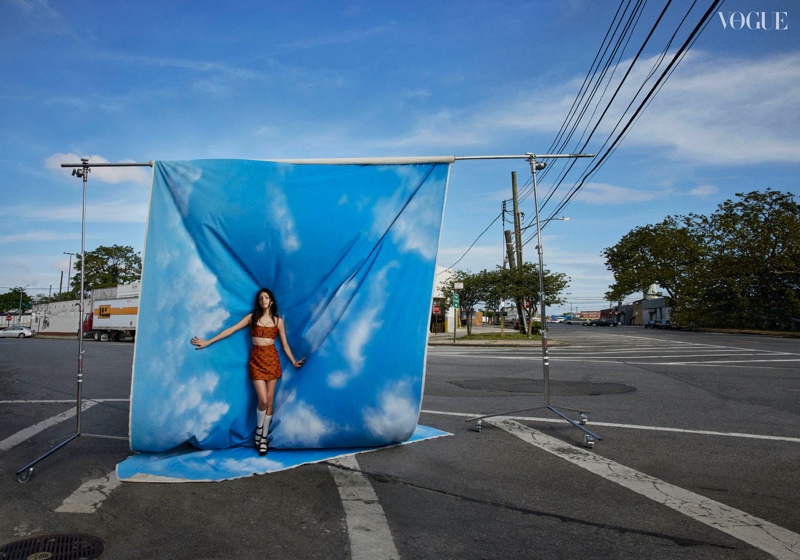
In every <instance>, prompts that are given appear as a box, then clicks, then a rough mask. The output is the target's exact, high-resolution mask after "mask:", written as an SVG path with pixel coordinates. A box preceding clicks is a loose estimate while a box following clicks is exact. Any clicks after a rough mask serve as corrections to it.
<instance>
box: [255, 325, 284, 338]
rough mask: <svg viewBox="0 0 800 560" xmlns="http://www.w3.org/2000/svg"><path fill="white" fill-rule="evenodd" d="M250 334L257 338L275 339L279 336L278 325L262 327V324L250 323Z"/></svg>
mask: <svg viewBox="0 0 800 560" xmlns="http://www.w3.org/2000/svg"><path fill="white" fill-rule="evenodd" d="M250 336H253V337H256V338H272V339H274V338H275V337H276V336H278V327H277V326H275V327H262V326H261V325H258V324H255V325H250Z"/></svg>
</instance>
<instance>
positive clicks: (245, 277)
mask: <svg viewBox="0 0 800 560" xmlns="http://www.w3.org/2000/svg"><path fill="white" fill-rule="evenodd" d="M448 173H449V165H447V164H445V163H425V164H422V163H419V164H405V165H320V164H291V163H279V162H268V161H246V160H198V161H171V162H164V161H160V162H156V164H155V169H154V179H153V187H152V198H151V203H150V212H149V220H148V226H147V235H146V242H145V254H144V269H143V278H142V295H141V305H140V314H139V332H138V334H137V339H136V350H135V358H134V372H133V382H132V395H131V421H130V436H131V447H132V449H134V450H136V451H148V452H162V451H168V450H172V449H175V448H177V447H179V446H181V445H183V444H187V443H188V444H190V445H192V446H194V447H196V448H199V449H222V448H229V447H236V446H252V439H253V430H254V428H255V408H256V399H255V394H254V392H253V389H252V384H251V381H250V380H249V378H248V377H247V360H248V354H249V348H250V340H249V332H248V331H247V330H242V331H239V332H237V333H236V334H234V335H233V336H231V337H229V338H227V339H224V340H222V341H220V342H217V343H216V344H213V345H211V346H210V347H208V348H206V349H204V350H199V351H198V350H195V348H194V347H193V346H192V345H191V344H190V342H189V341H190V339H191V337H192V336H199V337H201V338H210V337H211V336H213V335H214V334H216V333H218V332H219V331H220V330H222V329H223V328H224V327H227V326H230V325H232V324H234V323H236V322H237V321H239V320H240V319H241V318H242V317H244V316H245V315H247V314H248V313H249V312H251V311H252V308H253V303H254V297H255V294H256V292H257V291H258V289H259V288H260V287H268V288H270V289H271V290H272V291H273V292H274V293H275V296H276V299H277V302H278V306H279V312H280V315H281V316H282V317H283V318H284V320H285V322H286V326H287V336H288V340H289V345H290V346H291V348H292V351H293V353H294V355H295V357H296V358H297V359H300V358H301V357H305V358H306V360H307V361H306V364H305V366H304V367H303V368H302V369H299V370H295V369H294V368H293V367H292V365H291V363H290V362H289V360H288V359H287V358H286V356H285V355H284V354H283V352H282V348H280V344H278V346H279V351H280V355H281V362H282V367H283V377H282V378H281V380H280V381H279V383H278V387H277V391H276V398H275V414H274V418H273V422H272V429H271V436H272V444H271V445H272V446H273V447H274V448H280V449H299V448H341V447H349V448H354V447H371V446H380V445H387V444H391V443H396V442H401V441H405V440H407V439H408V438H409V437H410V436H411V435H412V433H413V432H414V430H415V428H416V426H417V418H418V415H419V409H420V405H421V398H422V388H423V382H424V368H425V349H426V340H427V326H428V320H429V317H430V302H431V295H432V290H433V282H434V268H435V262H436V254H437V247H438V243H439V235H440V230H441V222H442V212H443V207H444V199H445V192H446V187H447V179H448Z"/></svg>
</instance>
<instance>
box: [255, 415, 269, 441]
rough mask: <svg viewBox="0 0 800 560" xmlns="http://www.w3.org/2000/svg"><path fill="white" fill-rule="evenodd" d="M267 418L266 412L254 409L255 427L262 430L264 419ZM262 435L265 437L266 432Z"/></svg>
mask: <svg viewBox="0 0 800 560" xmlns="http://www.w3.org/2000/svg"><path fill="white" fill-rule="evenodd" d="M266 417H267V411H266V410H260V409H256V427H258V428H263V427H264V419H265V418H266ZM264 435H267V432H266V431H265V432H264Z"/></svg>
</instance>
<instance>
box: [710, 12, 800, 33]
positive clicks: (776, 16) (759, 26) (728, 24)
mask: <svg viewBox="0 0 800 560" xmlns="http://www.w3.org/2000/svg"><path fill="white" fill-rule="evenodd" d="M717 15H718V16H719V20H720V21H721V22H722V28H723V29H733V30H734V31H741V30H742V29H749V30H751V31H786V30H788V29H789V12H748V13H744V12H728V13H727V14H725V13H723V12H717Z"/></svg>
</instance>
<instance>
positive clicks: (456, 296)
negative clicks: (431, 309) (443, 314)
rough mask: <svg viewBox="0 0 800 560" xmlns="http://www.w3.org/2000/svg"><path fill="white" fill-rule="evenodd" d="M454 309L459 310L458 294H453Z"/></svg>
mask: <svg viewBox="0 0 800 560" xmlns="http://www.w3.org/2000/svg"><path fill="white" fill-rule="evenodd" d="M453 307H455V308H456V309H458V294H453Z"/></svg>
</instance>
